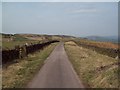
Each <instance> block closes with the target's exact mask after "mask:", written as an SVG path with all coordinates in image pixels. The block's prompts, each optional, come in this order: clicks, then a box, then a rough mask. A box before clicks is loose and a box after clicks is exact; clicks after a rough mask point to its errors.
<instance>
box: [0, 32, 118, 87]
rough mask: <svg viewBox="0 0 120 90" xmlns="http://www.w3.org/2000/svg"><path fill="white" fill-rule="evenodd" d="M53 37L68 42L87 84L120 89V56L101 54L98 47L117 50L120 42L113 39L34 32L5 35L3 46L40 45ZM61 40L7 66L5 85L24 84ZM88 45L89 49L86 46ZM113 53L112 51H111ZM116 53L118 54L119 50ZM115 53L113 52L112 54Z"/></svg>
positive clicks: (80, 74)
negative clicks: (93, 39)
mask: <svg viewBox="0 0 120 90" xmlns="http://www.w3.org/2000/svg"><path fill="white" fill-rule="evenodd" d="M50 40H59V41H62V42H64V47H65V50H66V53H67V55H68V58H69V60H70V62H71V63H72V65H73V68H74V69H75V71H76V72H77V74H78V76H79V78H80V80H82V82H83V84H84V85H85V86H86V87H91V88H101V87H102V88H117V87H118V86H119V83H118V72H119V70H118V58H116V57H114V58H113V57H110V56H109V55H107V54H104V53H99V50H100V49H99V50H98V51H96V50H93V49H91V46H93V47H96V48H102V49H105V52H106V50H107V49H112V50H117V49H118V45H117V44H114V43H111V42H98V41H92V40H87V39H82V38H76V37H72V36H64V35H61V36H60V35H34V34H15V35H10V34H8V35H6V34H5V35H4V34H3V36H2V40H0V43H2V46H1V47H2V49H3V50H4V49H13V48H15V46H16V45H20V46H22V45H24V44H26V43H27V44H28V45H30V44H31V43H32V44H36V43H38V42H40V43H42V42H46V41H50ZM81 44H83V45H81ZM56 45H57V43H54V44H50V45H49V46H47V47H45V48H44V49H43V50H41V51H40V52H39V51H38V52H35V53H32V54H29V55H28V57H24V58H22V59H19V60H18V61H19V62H18V63H12V64H10V65H5V66H4V67H3V70H2V74H3V80H2V81H3V82H2V86H3V88H13V87H15V88H20V87H24V86H25V85H26V84H27V83H28V82H29V81H30V80H31V79H32V78H33V76H34V75H35V74H36V73H37V71H39V69H40V68H41V67H42V66H43V65H44V61H45V59H46V58H47V57H48V56H49V54H50V53H51V52H52V50H53V49H54V47H55V46H56ZM85 45H88V48H86V47H84V46H85ZM107 53H109V52H107ZM109 54H112V53H109ZM115 54H116V53H115ZM112 55H113V54H112ZM119 64H120V63H119Z"/></svg>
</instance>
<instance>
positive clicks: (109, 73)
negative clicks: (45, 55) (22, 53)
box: [65, 42, 118, 88]
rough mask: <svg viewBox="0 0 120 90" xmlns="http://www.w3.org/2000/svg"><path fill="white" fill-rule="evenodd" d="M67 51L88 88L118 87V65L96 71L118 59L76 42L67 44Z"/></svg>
mask: <svg viewBox="0 0 120 90" xmlns="http://www.w3.org/2000/svg"><path fill="white" fill-rule="evenodd" d="M65 49H66V52H67V54H68V57H69V59H70V61H71V63H72V64H73V67H74V68H75V70H76V72H77V74H78V76H79V77H80V78H81V79H82V81H83V83H85V84H86V85H87V86H89V87H91V88H117V87H118V73H117V72H118V65H113V66H111V67H110V68H108V69H103V70H101V71H97V72H96V69H97V68H100V67H101V66H102V67H104V66H108V65H110V64H113V63H116V62H118V61H117V60H116V59H114V58H111V57H108V56H105V55H102V54H98V53H97V52H95V51H92V50H89V49H85V48H83V47H80V46H77V45H76V44H75V43H74V42H66V43H65Z"/></svg>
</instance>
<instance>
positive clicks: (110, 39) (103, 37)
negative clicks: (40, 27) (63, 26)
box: [85, 36, 120, 43]
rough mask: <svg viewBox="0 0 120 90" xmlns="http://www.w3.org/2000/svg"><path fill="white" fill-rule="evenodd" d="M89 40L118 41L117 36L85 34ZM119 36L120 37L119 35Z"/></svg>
mask: <svg viewBox="0 0 120 90" xmlns="http://www.w3.org/2000/svg"><path fill="white" fill-rule="evenodd" d="M85 38H87V39H89V40H94V41H103V42H113V43H118V37H117V36H87V37H85ZM119 38H120V37H119Z"/></svg>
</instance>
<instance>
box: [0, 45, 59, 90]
mask: <svg viewBox="0 0 120 90" xmlns="http://www.w3.org/2000/svg"><path fill="white" fill-rule="evenodd" d="M56 44H57V43H54V44H51V45H49V46H48V47H46V48H45V49H43V50H42V51H40V52H36V53H34V54H31V55H29V56H28V57H27V58H24V59H22V60H19V63H14V64H12V65H10V66H8V67H7V68H6V69H3V77H2V78H3V81H2V86H3V88H22V87H25V86H26V84H27V83H28V82H29V81H30V80H31V79H32V78H33V76H34V75H35V74H36V73H37V72H38V71H39V70H40V68H41V67H42V66H43V64H44V61H45V59H46V58H47V57H48V56H49V54H50V53H51V52H52V50H53V49H54V47H55V46H56Z"/></svg>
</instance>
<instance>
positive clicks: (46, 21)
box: [0, 0, 118, 37]
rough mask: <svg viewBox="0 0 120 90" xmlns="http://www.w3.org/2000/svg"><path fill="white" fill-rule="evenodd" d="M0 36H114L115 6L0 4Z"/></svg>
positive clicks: (91, 4)
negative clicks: (21, 34)
mask: <svg viewBox="0 0 120 90" xmlns="http://www.w3.org/2000/svg"><path fill="white" fill-rule="evenodd" d="M58 1H59V0H58ZM93 1H94V0H93ZM0 6H1V4H0ZM2 32H3V33H13V34H14V33H34V34H52V35H53V34H57V35H72V36H78V37H81V36H91V35H95V36H116V35H118V3H117V2H2Z"/></svg>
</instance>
